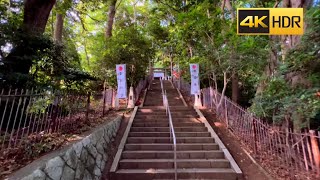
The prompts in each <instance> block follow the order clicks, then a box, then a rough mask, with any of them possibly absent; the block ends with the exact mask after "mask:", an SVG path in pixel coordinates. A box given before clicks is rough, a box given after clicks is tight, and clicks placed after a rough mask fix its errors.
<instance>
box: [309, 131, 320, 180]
mask: <svg viewBox="0 0 320 180" xmlns="http://www.w3.org/2000/svg"><path fill="white" fill-rule="evenodd" d="M309 133H310V139H311V148H312V153H313V159H314V163H315V165H316V168H317V177H319V176H320V152H319V144H318V141H317V137H316V133H315V131H314V130H310V131H309Z"/></svg>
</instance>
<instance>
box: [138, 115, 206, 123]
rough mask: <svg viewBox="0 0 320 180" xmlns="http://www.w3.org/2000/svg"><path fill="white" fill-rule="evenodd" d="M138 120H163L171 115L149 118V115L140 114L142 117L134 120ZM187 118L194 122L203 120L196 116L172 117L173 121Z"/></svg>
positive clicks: (166, 119)
mask: <svg viewBox="0 0 320 180" xmlns="http://www.w3.org/2000/svg"><path fill="white" fill-rule="evenodd" d="M136 120H145V121H152V120H156V121H157V120H162V121H168V120H169V117H168V116H162V117H160V116H158V117H156V118H147V116H140V117H135V118H134V121H136ZM186 120H191V121H193V122H201V121H200V120H199V119H198V118H196V117H184V118H180V117H172V121H179V122H180V121H186Z"/></svg>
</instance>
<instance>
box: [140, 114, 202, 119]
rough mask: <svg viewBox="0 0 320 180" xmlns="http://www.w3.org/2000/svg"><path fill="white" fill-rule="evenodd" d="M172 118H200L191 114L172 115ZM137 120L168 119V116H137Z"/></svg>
mask: <svg viewBox="0 0 320 180" xmlns="http://www.w3.org/2000/svg"><path fill="white" fill-rule="evenodd" d="M171 117H172V118H198V117H199V116H197V115H189V114H183V115H177V114H171ZM135 118H144V119H155V118H168V116H167V115H165V114H163V115H145V114H136V116H135Z"/></svg>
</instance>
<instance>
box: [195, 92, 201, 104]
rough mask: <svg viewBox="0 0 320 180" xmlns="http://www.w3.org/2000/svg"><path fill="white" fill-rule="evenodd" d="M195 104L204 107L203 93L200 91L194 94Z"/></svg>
mask: <svg viewBox="0 0 320 180" xmlns="http://www.w3.org/2000/svg"><path fill="white" fill-rule="evenodd" d="M194 106H195V107H202V103H201V93H200V92H199V93H198V94H195V95H194Z"/></svg>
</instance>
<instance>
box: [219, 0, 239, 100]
mask: <svg viewBox="0 0 320 180" xmlns="http://www.w3.org/2000/svg"><path fill="white" fill-rule="evenodd" d="M222 4H223V6H222V7H223V8H224V6H226V7H227V9H228V11H229V12H230V16H231V22H232V23H233V22H234V21H235V17H236V16H235V12H234V10H233V8H232V5H231V2H230V0H223V2H222ZM222 10H223V9H222ZM231 46H232V45H231ZM231 51H232V52H231V58H232V59H233V60H235V56H236V53H235V51H234V48H232V50H231ZM231 81H232V82H231V84H232V86H231V87H232V101H233V102H236V103H237V102H238V98H239V77H238V73H237V72H236V70H233V72H232V77H231Z"/></svg>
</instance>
